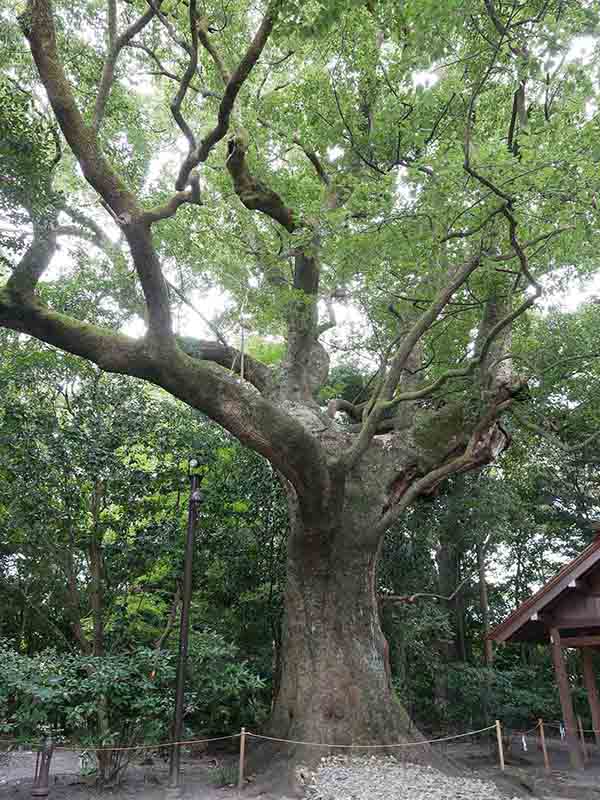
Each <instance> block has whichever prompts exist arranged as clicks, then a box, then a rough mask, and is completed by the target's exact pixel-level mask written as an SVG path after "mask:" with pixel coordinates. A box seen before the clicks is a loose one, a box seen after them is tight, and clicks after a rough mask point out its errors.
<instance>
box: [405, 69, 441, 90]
mask: <svg viewBox="0 0 600 800" xmlns="http://www.w3.org/2000/svg"><path fill="white" fill-rule="evenodd" d="M439 79H440V76H439V75H437V74H436V73H435V72H432V71H431V70H420V71H418V72H413V75H412V84H413V86H414V87H415V89H416V88H417V87H422V88H423V89H431V88H432V86H435V85H436V83H437V82H438V81H439Z"/></svg>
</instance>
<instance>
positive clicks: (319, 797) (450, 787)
mask: <svg viewBox="0 0 600 800" xmlns="http://www.w3.org/2000/svg"><path fill="white" fill-rule="evenodd" d="M306 791H307V797H308V798H310V800H506V796H505V795H504V796H503V795H501V794H500V793H499V791H498V788H497V787H496V786H495V785H494V784H493V783H489V782H487V781H482V780H478V779H477V778H456V777H449V776H448V775H444V774H443V773H442V772H440V771H439V770H437V769H434V768H433V767H425V766H421V765H417V764H406V763H400V762H398V761H396V760H395V759H394V757H393V756H390V757H388V758H377V757H375V756H372V757H370V758H368V757H364V758H355V759H352V760H346V759H344V758H340V757H334V758H328V759H323V761H322V763H321V766H320V767H319V769H318V770H317V772H316V773H313V774H312V775H311V776H310V778H308V779H307V784H306ZM513 800H519V799H518V798H517V797H516V796H515V797H514V798H513Z"/></svg>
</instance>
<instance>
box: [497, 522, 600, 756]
mask: <svg viewBox="0 0 600 800" xmlns="http://www.w3.org/2000/svg"><path fill="white" fill-rule="evenodd" d="M489 638H490V639H492V640H493V641H495V642H498V643H504V642H531V643H545V642H547V643H548V644H549V645H550V647H551V650H552V660H553V662H554V672H555V674H556V681H557V683H558V689H559V692H560V703H561V706H562V713H563V721H564V726H565V732H566V739H567V743H568V746H569V754H570V757H571V764H572V765H573V766H574V767H576V768H578V769H581V768H582V767H583V754H582V750H581V744H580V741H579V739H578V736H577V726H576V720H575V713H574V711H573V700H572V697H571V687H570V685H569V676H568V674H567V670H566V666H565V660H564V656H563V650H564V649H565V648H575V649H577V650H579V651H580V653H581V658H582V662H583V675H584V680H585V686H586V690H587V695H588V700H589V704H590V709H591V712H592V721H593V726H594V731H595V736H596V741H597V743H598V744H600V702H599V700H598V689H597V684H596V676H595V674H594V667H593V662H592V652H593V650H594V648H599V649H600V534H597V535H596V538H595V539H594V541H593V542H592V543H591V544H590V545H589V546H588V547H587V548H586V549H585V550H584V551H583V552H582V553H581V554H580V555H579V556H577V558H574V559H573V561H571V562H570V563H569V564H566V565H565V566H564V567H563V568H562V569H561V570H560V571H559V572H558V573H557V574H556V575H555V576H554V577H553V578H552V579H551V580H549V581H548V583H546V585H545V586H543V587H542V588H541V589H540V590H539V591H538V592H536V593H535V594H534V595H532V596H531V597H530V598H528V599H527V600H525V602H524V603H521V605H520V606H519V607H518V608H517V609H516V610H515V611H513V612H512V614H510V615H509V616H508V617H507V618H506V619H505V620H504V622H501V623H500V624H499V625H497V626H496V627H495V628H494V629H493V630H492V632H491V633H490V635H489Z"/></svg>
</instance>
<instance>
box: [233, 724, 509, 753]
mask: <svg viewBox="0 0 600 800" xmlns="http://www.w3.org/2000/svg"><path fill="white" fill-rule="evenodd" d="M495 727H496V726H495V725H488V727H487V728H480V729H479V730H477V731H467V733H458V734H456V735H455V736H444V737H442V738H441V739H423V741H422V742H396V743H395V744H325V743H324V742H301V741H298V740H296V739H278V738H277V737H276V736H262V735H261V734H260V733H251V732H250V731H246V736H254V738H255V739H267V740H268V741H270V742H284V743H285V744H301V745H305V746H307V747H337V748H342V749H355V750H379V749H382V748H390V747H418V746H419V745H423V744H435V743H436V742H450V741H452V740H453V739H463V738H464V737H465V736H475V734H477V733H485V732H486V731H491V730H493V729H494V728H495Z"/></svg>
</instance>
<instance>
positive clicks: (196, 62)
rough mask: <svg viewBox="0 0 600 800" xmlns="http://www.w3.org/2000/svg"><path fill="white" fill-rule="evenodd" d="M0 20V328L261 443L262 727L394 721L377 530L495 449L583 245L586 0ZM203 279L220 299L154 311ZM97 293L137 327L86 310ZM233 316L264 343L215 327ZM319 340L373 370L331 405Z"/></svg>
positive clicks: (328, 1) (592, 89)
mask: <svg viewBox="0 0 600 800" xmlns="http://www.w3.org/2000/svg"><path fill="white" fill-rule="evenodd" d="M0 16H1V19H2V23H3V30H4V32H3V37H4V39H3V46H2V50H1V51H0V63H1V65H2V82H1V84H0V92H1V100H2V102H1V104H0V126H1V130H2V133H1V137H2V140H1V149H0V156H1V159H2V160H1V162H0V185H1V193H0V198H1V203H2V206H1V207H2V209H3V216H4V219H5V222H4V223H3V226H2V230H1V237H2V244H3V253H4V255H3V260H2V263H1V265H0V270H2V272H3V275H4V277H3V278H2V281H3V282H2V283H1V284H0V325H1V326H4V327H5V328H7V329H10V330H12V331H14V332H17V333H18V334H28V335H30V336H34V337H36V338H38V339H40V340H41V341H43V342H46V343H48V344H50V345H52V346H54V347H57V348H61V349H62V350H65V351H68V352H69V353H72V354H76V355H79V356H81V357H82V358H85V359H89V360H90V361H92V362H94V363H95V364H97V365H98V366H100V367H101V368H102V369H103V370H107V371H109V372H115V373H123V374H127V375H131V376H135V377H137V378H141V379H144V380H146V381H149V382H151V383H153V384H155V385H157V386H159V387H162V388H163V389H164V390H166V391H167V392H170V393H171V394H172V395H174V396H175V397H177V398H179V399H180V400H182V401H184V402H185V403H187V404H189V405H190V406H192V407H193V408H195V409H199V410H201V411H202V412H204V413H205V414H206V415H208V416H209V417H210V418H212V419H213V420H215V421H216V422H218V423H219V424H220V425H222V426H223V427H224V428H226V429H227V430H228V431H230V432H231V433H232V434H233V435H234V436H235V437H237V438H238V439H239V440H240V441H241V442H243V443H244V444H245V445H247V446H248V447H250V448H252V449H254V450H255V451H257V452H258V453H260V454H262V455H263V456H264V457H265V458H266V459H268V460H269V461H270V463H271V464H272V465H273V467H274V469H275V470H276V471H277V473H278V474H279V475H280V476H281V480H282V481H283V482H284V485H285V487H286V492H287V496H288V499H289V514H290V525H291V533H290V537H289V554H288V567H287V590H286V599H285V622H284V631H283V652H282V666H281V676H280V680H279V686H278V693H277V697H276V700H275V703H274V708H273V713H272V719H271V723H270V729H271V731H272V733H273V734H275V735H277V736H281V737H285V738H290V739H296V740H298V739H299V740H308V741H314V742H331V743H338V744H343V743H349V742H361V743H367V742H370V743H373V742H382V741H384V742H389V741H390V740H398V739H402V737H403V736H406V733H407V729H408V719H407V716H406V714H405V713H404V712H403V711H402V708H401V706H400V705H399V703H398V702H396V701H395V699H394V698H393V692H392V689H391V686H390V677H389V670H388V669H387V663H388V661H387V648H386V643H385V640H384V638H383V636H382V633H381V630H380V626H379V620H378V609H377V600H376V596H375V591H374V576H375V570H376V567H377V559H378V554H379V551H380V548H381V544H382V539H383V537H384V535H385V532H386V530H387V529H388V528H389V526H390V525H391V524H392V523H393V522H394V521H395V520H397V519H398V518H399V517H400V516H401V515H403V514H407V513H410V509H411V504H413V503H414V501H415V500H416V499H417V498H419V497H423V496H427V495H431V494H432V493H434V492H435V490H436V487H438V486H439V485H440V483H441V482H442V481H444V479H446V478H448V477H449V476H452V475H455V474H457V473H462V472H466V471H469V470H475V469H478V468H480V467H482V466H483V465H486V464H489V463H490V462H492V461H493V460H494V459H495V458H496V457H497V456H498V455H499V454H500V453H501V452H502V450H503V449H504V448H506V446H507V445H508V443H509V440H510V435H509V433H508V432H507V431H508V430H509V428H510V423H505V422H504V421H503V420H504V419H505V418H506V417H507V416H509V415H510V412H511V409H512V408H514V407H515V404H519V403H521V404H523V403H524V402H525V401H527V397H528V391H529V390H528V382H529V383H530V384H531V378H532V377H533V376H534V375H535V369H536V363H535V359H533V361H532V360H522V359H517V358H516V357H515V352H514V351H515V348H517V343H518V341H519V340H520V338H523V336H525V337H526V335H527V325H528V321H527V320H528V313H527V312H529V313H531V309H532V307H533V306H534V304H535V302H536V300H537V299H538V298H540V297H541V295H542V293H543V291H544V290H546V289H547V290H549V291H551V290H554V289H556V288H561V287H562V288H564V286H565V285H568V282H569V281H570V280H572V279H574V278H575V277H576V276H577V275H585V274H587V273H589V272H591V271H592V270H593V267H594V264H595V259H596V252H597V244H598V225H597V212H596V206H597V203H596V192H597V188H598V183H599V180H598V169H597V163H596V162H597V159H598V143H599V142H600V139H599V137H598V116H597V107H596V92H597V86H596V83H595V77H596V72H595V71H596V60H595V55H596V53H595V47H596V40H595V38H594V35H595V31H596V26H597V22H598V3H597V2H595V0H594V2H592V1H589V2H587V1H586V0H522V2H508V1H506V2H500V0H447V1H446V2H443V3H439V2H432V0H405V1H404V2H398V0H365V1H364V2H361V1H360V0H352V1H351V0H306V1H305V2H296V0H285V2H284V1H283V0H252V2H250V0H231V2H222V0H206V2H204V1H203V0H107V2H104V0H102V2H100V0H70V2H68V3H67V2H64V0H54V2H51V0H28V2H27V4H25V3H23V5H21V4H20V3H19V2H17V0H12V3H9V7H8V8H6V7H5V9H4V11H2V12H0ZM1 274H2V273H0V275H1ZM74 284H76V285H77V286H79V291H78V297H79V302H78V303H74V302H72V295H71V294H70V292H69V290H68V287H69V286H73V285H74ZM210 287H218V288H219V289H220V290H221V291H222V292H223V293H224V295H225V296H226V297H227V298H228V304H229V305H228V307H229V312H228V314H229V317H228V318H227V315H226V317H225V318H222V319H219V320H215V319H214V318H213V319H212V321H211V323H210V328H211V330H212V331H213V333H214V341H212V340H211V341H205V340H202V339H196V338H193V337H190V336H189V335H186V336H183V335H180V326H179V325H178V323H177V314H178V313H179V310H180V309H181V308H182V303H184V302H185V303H190V302H191V298H193V301H194V302H195V303H197V304H199V303H201V300H199V299H198V297H199V296H201V291H202V290H206V289H208V288H210ZM211 296H214V295H211ZM186 307H187V306H186ZM116 308H118V309H120V316H119V319H120V320H122V318H123V314H125V313H126V314H129V315H130V317H131V319H132V320H134V319H138V324H140V323H139V320H143V322H144V335H142V336H139V337H137V338H136V337H134V336H132V335H127V334H126V331H127V330H129V331H130V333H131V331H132V330H133V327H131V326H129V327H128V326H125V328H124V329H123V326H122V325H120V326H114V325H112V326H111V325H110V324H106V322H105V320H106V319H107V318H110V315H111V314H112V313H113V312H114V310H115V309H116ZM82 309H84V310H83V311H82ZM341 310H344V313H345V315H346V317H347V319H349V320H350V321H351V323H352V324H351V325H348V323H347V324H346V329H345V330H346V333H345V334H344V335H342V336H341V337H340V336H336V331H335V315H336V312H337V313H338V315H339V313H340V311H341ZM201 313H203V314H204V315H205V316H211V312H210V309H208V308H207V304H206V302H205V303H204V304H203V305H202V306H201ZM194 318H195V317H194ZM234 323H236V324H239V323H241V324H242V325H243V327H244V329H246V330H248V331H251V332H252V333H253V334H260V335H262V336H263V337H264V336H265V335H266V334H269V335H271V336H275V337H279V339H280V340H281V341H284V342H285V352H284V356H283V359H282V360H281V361H280V362H279V363H276V364H271V365H267V364H265V363H263V362H261V361H260V360H259V359H257V358H256V357H253V356H252V354H251V353H250V352H249V348H248V347H247V345H244V344H243V342H244V337H242V344H240V345H239V346H238V347H237V348H236V347H234V346H233V345H232V343H231V341H230V339H231V335H230V331H231V329H232V327H234ZM123 330H125V332H123ZM228 332H229V336H228V335H227V334H228ZM185 333H189V330H187V331H185ZM236 341H237V339H236ZM267 341H268V340H267ZM271 341H275V340H271ZM238 344H239V343H238ZM328 348H329V349H331V348H335V349H337V350H338V351H339V350H340V349H341V350H342V351H343V350H344V349H346V350H350V351H352V352H353V354H354V355H355V356H357V355H360V357H361V358H362V359H363V360H362V364H363V365H368V366H370V368H371V369H372V378H371V380H370V382H369V383H368V386H367V389H366V391H364V392H363V394H362V396H360V397H357V398H355V401H354V402H352V401H350V400H348V399H339V398H335V397H333V398H330V399H329V402H328V405H326V404H325V402H324V401H323V393H322V392H321V394H319V392H320V390H321V388H322V387H323V386H324V385H325V384H326V383H327V376H328V367H329V355H328V352H327V349H328ZM267 349H268V348H267ZM559 355H560V354H558V356H557V357H559ZM533 387H534V388H535V382H534V383H533ZM413 735H414V734H413Z"/></svg>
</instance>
